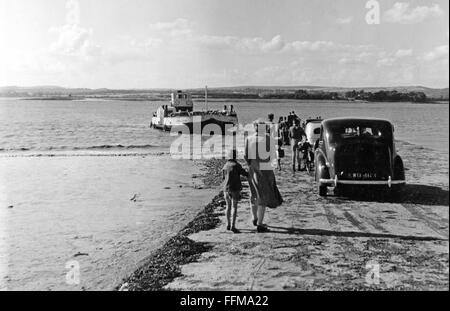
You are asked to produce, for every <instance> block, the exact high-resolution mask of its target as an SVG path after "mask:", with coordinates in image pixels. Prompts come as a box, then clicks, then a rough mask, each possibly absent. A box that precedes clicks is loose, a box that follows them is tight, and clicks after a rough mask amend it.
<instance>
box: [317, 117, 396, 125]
mask: <svg viewBox="0 0 450 311" xmlns="http://www.w3.org/2000/svg"><path fill="white" fill-rule="evenodd" d="M371 122H373V123H385V124H387V125H391V126H392V123H391V121H389V120H386V119H378V118H367V117H346V118H331V119H326V120H324V121H323V122H322V124H323V125H324V126H327V125H331V124H349V123H362V124H369V123H371Z"/></svg>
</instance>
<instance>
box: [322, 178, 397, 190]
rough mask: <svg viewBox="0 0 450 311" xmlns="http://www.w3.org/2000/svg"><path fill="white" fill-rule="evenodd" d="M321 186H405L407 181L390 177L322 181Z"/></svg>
mask: <svg viewBox="0 0 450 311" xmlns="http://www.w3.org/2000/svg"><path fill="white" fill-rule="evenodd" d="M320 183H321V184H327V185H331V186H334V187H336V186H337V185H361V186H388V187H389V188H390V187H392V186H393V185H404V184H406V181H405V180H392V179H391V178H390V177H389V179H388V180H339V179H337V178H335V179H320Z"/></svg>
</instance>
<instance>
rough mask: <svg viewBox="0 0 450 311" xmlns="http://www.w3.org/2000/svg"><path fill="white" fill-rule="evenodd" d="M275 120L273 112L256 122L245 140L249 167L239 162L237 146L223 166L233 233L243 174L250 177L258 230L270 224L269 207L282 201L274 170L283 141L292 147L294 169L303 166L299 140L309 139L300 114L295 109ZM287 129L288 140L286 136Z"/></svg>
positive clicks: (228, 215) (279, 156)
mask: <svg viewBox="0 0 450 311" xmlns="http://www.w3.org/2000/svg"><path fill="white" fill-rule="evenodd" d="M273 120H274V115H273V114H269V115H268V118H267V120H257V121H255V122H254V123H253V126H254V129H255V133H254V134H253V135H250V136H249V137H247V138H246V140H245V154H244V159H245V162H246V164H247V166H248V171H246V170H245V169H244V168H243V167H242V166H241V164H239V163H238V161H237V151H236V150H232V151H230V154H229V155H228V160H227V162H226V163H225V165H224V167H223V178H224V189H223V191H224V198H225V201H226V204H227V208H226V217H227V230H230V231H232V232H234V233H239V232H240V231H239V230H238V229H237V228H236V217H237V207H238V202H239V199H240V197H241V195H240V192H241V190H242V184H241V178H240V176H246V177H247V179H248V183H249V187H250V204H251V216H252V222H253V225H254V226H255V227H256V231H257V232H266V231H268V228H267V226H266V225H265V224H264V222H263V221H264V215H265V211H266V208H277V207H278V206H280V205H281V204H282V203H283V198H282V197H281V194H280V192H279V190H278V187H277V184H276V179H275V174H274V162H275V163H276V164H275V166H278V168H279V169H281V164H280V162H281V161H280V158H281V155H282V154H281V152H280V150H282V149H281V147H282V146H283V145H289V146H290V147H291V150H292V170H293V171H294V172H295V170H296V165H298V170H299V171H303V170H304V168H302V167H301V157H300V144H301V142H303V141H304V140H305V139H306V134H305V131H304V130H303V128H302V127H301V126H300V122H301V120H300V118H298V117H297V115H296V114H295V112H291V113H290V114H289V116H288V117H285V118H282V117H281V118H280V122H279V123H278V124H276V123H274V122H273ZM286 129H287V138H288V143H286V140H285V139H284V135H285V132H286Z"/></svg>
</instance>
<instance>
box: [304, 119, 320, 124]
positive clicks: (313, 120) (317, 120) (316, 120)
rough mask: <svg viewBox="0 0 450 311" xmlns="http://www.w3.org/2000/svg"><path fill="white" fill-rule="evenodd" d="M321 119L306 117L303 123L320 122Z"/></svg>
mask: <svg viewBox="0 0 450 311" xmlns="http://www.w3.org/2000/svg"><path fill="white" fill-rule="evenodd" d="M322 121H323V119H306V121H305V123H306V124H308V123H322Z"/></svg>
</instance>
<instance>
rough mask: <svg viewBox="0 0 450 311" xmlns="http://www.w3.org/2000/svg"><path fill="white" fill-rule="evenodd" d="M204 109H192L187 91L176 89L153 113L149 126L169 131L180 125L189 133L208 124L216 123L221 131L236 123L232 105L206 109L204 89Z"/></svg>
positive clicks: (190, 98) (192, 105) (206, 96)
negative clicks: (168, 101) (218, 108)
mask: <svg viewBox="0 0 450 311" xmlns="http://www.w3.org/2000/svg"><path fill="white" fill-rule="evenodd" d="M205 106H206V109H205V110H197V111H194V102H193V101H192V96H191V94H189V93H186V92H183V91H177V92H175V93H172V94H171V101H170V103H169V104H167V105H162V106H160V107H159V108H158V109H157V110H156V112H155V113H153V117H152V121H151V123H150V127H153V128H156V129H160V130H164V131H170V130H172V129H176V128H177V127H180V130H181V128H182V127H184V128H185V127H186V126H187V127H188V128H189V130H190V133H194V131H195V130H196V129H199V130H203V128H204V127H205V126H206V125H208V124H217V125H219V126H220V128H221V130H222V133H225V130H226V129H227V128H230V127H234V126H236V125H237V124H238V118H237V114H236V112H235V111H234V109H233V105H231V106H230V108H229V109H228V108H227V106H225V107H224V109H223V110H221V111H220V110H208V108H207V107H208V93H207V90H205Z"/></svg>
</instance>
